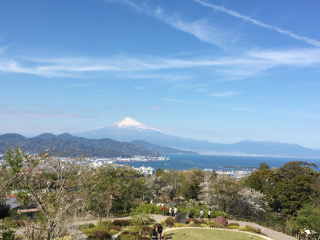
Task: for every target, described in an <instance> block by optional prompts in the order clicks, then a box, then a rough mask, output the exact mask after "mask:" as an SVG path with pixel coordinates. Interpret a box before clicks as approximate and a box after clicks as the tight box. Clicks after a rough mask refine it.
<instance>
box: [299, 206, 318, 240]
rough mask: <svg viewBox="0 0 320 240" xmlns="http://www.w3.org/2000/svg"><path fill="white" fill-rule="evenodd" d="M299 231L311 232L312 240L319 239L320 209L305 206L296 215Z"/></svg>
mask: <svg viewBox="0 0 320 240" xmlns="http://www.w3.org/2000/svg"><path fill="white" fill-rule="evenodd" d="M296 219H297V223H298V224H299V227H300V229H307V230H310V231H311V237H312V238H313V239H320V209H319V208H317V207H313V206H312V205H305V206H303V208H301V210H299V211H298V214H297V218H296Z"/></svg>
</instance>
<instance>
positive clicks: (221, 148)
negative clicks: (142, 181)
mask: <svg viewBox="0 0 320 240" xmlns="http://www.w3.org/2000/svg"><path fill="white" fill-rule="evenodd" d="M131 123H134V124H131ZM119 124H120V125H121V127H119ZM141 126H143V127H141ZM75 135H77V136H82V137H87V138H97V139H99V138H103V137H109V138H111V139H115V140H117V141H126V142H131V141H135V140H142V141H145V142H148V143H151V144H156V145H159V146H162V147H169V148H175V149H180V150H183V151H195V152H199V153H204V154H219V155H259V156H279V157H298V158H304V157H305V158H320V151H319V150H316V149H310V148H306V147H302V146H300V145H297V144H289V143H279V142H258V141H240V142H237V143H232V144H223V143H212V142H209V141H201V140H194V139H188V138H181V137H176V136H172V135H168V134H165V133H163V132H161V131H159V130H157V129H154V128H150V127H147V126H145V125H142V124H141V123H139V122H137V121H135V120H134V119H130V118H125V119H124V120H123V121H120V122H118V123H117V124H113V125H112V126H109V127H105V128H101V129H96V130H92V131H88V132H83V133H78V134H75Z"/></svg>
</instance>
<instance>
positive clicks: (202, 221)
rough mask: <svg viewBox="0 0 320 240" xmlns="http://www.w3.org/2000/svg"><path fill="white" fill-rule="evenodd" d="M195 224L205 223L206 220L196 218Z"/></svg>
mask: <svg viewBox="0 0 320 240" xmlns="http://www.w3.org/2000/svg"><path fill="white" fill-rule="evenodd" d="M193 222H194V224H203V223H205V221H204V220H198V219H194V221H193Z"/></svg>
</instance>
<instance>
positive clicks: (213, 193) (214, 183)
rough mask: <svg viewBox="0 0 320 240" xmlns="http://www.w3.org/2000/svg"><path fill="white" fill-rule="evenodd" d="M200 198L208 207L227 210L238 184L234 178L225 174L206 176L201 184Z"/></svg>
mask: <svg viewBox="0 0 320 240" xmlns="http://www.w3.org/2000/svg"><path fill="white" fill-rule="evenodd" d="M202 186H203V189H202V191H201V196H200V199H201V200H202V202H203V203H204V204H206V205H207V207H208V208H212V209H221V210H222V211H224V212H228V211H229V210H231V208H232V203H233V202H234V200H235V199H236V198H237V196H238V195H237V194H238V192H239V190H240V185H239V183H238V182H237V180H236V179H234V178H232V177H231V176H227V175H218V176H217V177H216V178H212V177H208V178H207V179H206V181H205V182H204V183H203V184H202Z"/></svg>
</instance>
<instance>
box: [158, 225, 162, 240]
mask: <svg viewBox="0 0 320 240" xmlns="http://www.w3.org/2000/svg"><path fill="white" fill-rule="evenodd" d="M162 230H163V228H162V225H161V224H159V225H158V239H159V240H160V239H161V234H162Z"/></svg>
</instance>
